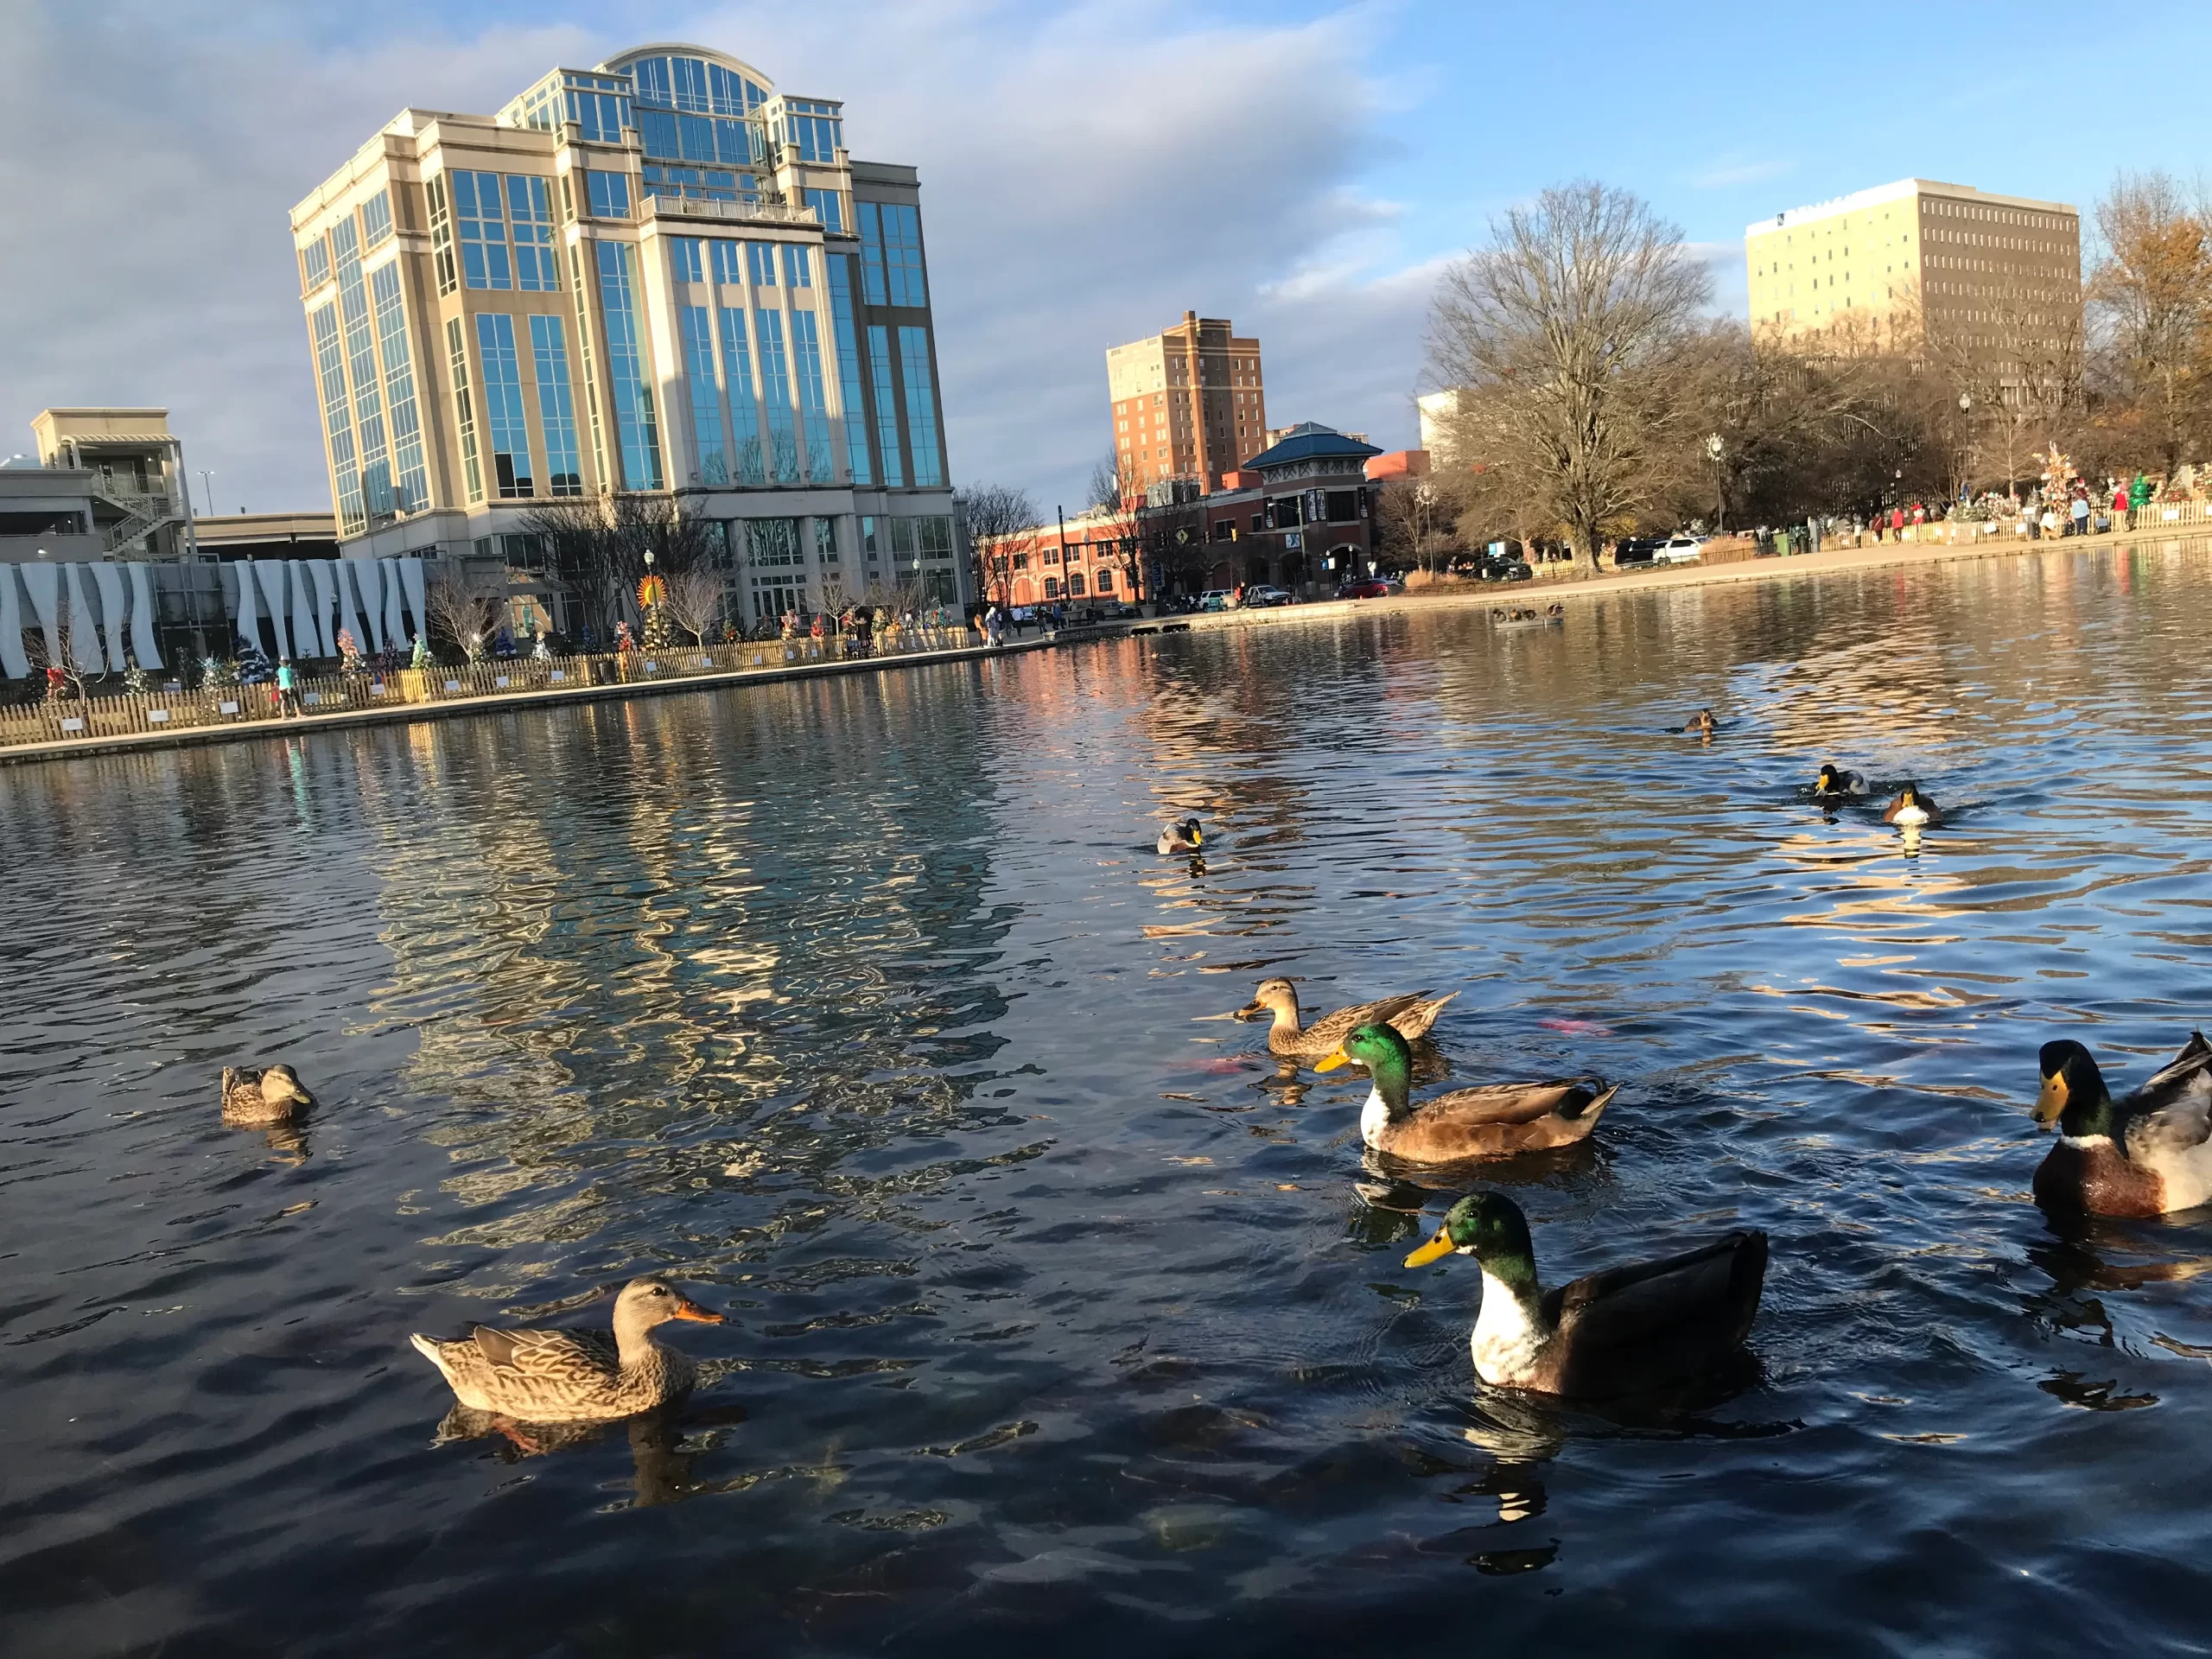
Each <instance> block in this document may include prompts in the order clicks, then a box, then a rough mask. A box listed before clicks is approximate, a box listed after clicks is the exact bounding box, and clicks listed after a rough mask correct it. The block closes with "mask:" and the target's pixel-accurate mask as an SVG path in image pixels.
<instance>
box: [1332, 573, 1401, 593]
mask: <svg viewBox="0 0 2212 1659" xmlns="http://www.w3.org/2000/svg"><path fill="white" fill-rule="evenodd" d="M1389 592H1390V584H1389V582H1385V581H1383V578H1382V577H1380V576H1364V577H1362V578H1361V579H1360V580H1359V581H1357V582H1339V583H1338V586H1337V597H1338V599H1383V598H1386V597H1388V596H1389Z"/></svg>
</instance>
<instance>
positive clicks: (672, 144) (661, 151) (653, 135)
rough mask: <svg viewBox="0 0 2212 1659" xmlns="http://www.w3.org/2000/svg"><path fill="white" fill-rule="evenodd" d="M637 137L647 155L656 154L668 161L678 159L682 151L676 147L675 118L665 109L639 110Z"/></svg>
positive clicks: (681, 156)
mask: <svg viewBox="0 0 2212 1659" xmlns="http://www.w3.org/2000/svg"><path fill="white" fill-rule="evenodd" d="M638 137H639V141H640V142H641V143H643V144H644V145H645V154H646V155H648V156H663V157H664V158H666V159H667V160H669V161H671V162H673V161H679V160H681V159H682V158H683V151H682V150H681V149H678V148H677V142H676V118H675V117H674V116H672V115H671V114H670V113H669V112H668V111H666V110H639V111H638Z"/></svg>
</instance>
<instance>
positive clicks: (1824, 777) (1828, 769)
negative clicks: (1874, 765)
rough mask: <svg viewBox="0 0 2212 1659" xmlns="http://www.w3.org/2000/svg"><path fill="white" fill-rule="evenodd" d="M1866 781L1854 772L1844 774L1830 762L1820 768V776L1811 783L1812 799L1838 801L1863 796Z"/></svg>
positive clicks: (1844, 772)
mask: <svg viewBox="0 0 2212 1659" xmlns="http://www.w3.org/2000/svg"><path fill="white" fill-rule="evenodd" d="M1865 793H1866V779H1864V778H1862V777H1860V776H1859V774H1858V773H1857V772H1846V771H1844V770H1843V769H1842V768H1841V767H1840V766H1837V765H1836V764H1835V762H1834V761H1833V760H1830V761H1827V762H1826V763H1825V764H1823V765H1822V766H1821V775H1820V776H1819V777H1818V778H1817V779H1814V781H1813V798H1814V799H1815V800H1840V799H1843V798H1846V797H1848V796H1852V795H1864V794H1865Z"/></svg>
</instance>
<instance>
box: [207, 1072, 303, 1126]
mask: <svg viewBox="0 0 2212 1659" xmlns="http://www.w3.org/2000/svg"><path fill="white" fill-rule="evenodd" d="M314 1104H315V1097H314V1096H312V1095H310V1094H308V1091H307V1090H306V1089H305V1088H304V1087H303V1086H302V1084H301V1083H300V1077H299V1073H298V1072H296V1071H293V1070H292V1068H291V1067H290V1066H289V1065H272V1066H268V1067H266V1068H264V1069H263V1070H260V1071H255V1070H253V1069H252V1068H251V1067H246V1066H230V1065H226V1066H225V1067H224V1068H223V1122H226V1123H282V1122H284V1120H285V1119H287V1118H289V1117H290V1116H292V1114H293V1113H294V1112H296V1111H297V1110H298V1109H300V1108H301V1107H302V1106H312V1105H314Z"/></svg>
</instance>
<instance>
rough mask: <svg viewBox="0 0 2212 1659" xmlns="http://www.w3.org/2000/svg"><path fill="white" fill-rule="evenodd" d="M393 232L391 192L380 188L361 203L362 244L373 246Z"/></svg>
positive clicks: (367, 246)
mask: <svg viewBox="0 0 2212 1659" xmlns="http://www.w3.org/2000/svg"><path fill="white" fill-rule="evenodd" d="M390 235H391V191H390V190H388V189H387V190H379V191H378V192H377V193H376V194H374V195H373V196H371V197H370V198H369V199H368V200H366V201H365V202H363V203H362V204H361V245H362V246H363V247H365V248H373V247H375V246H376V245H378V243H379V242H382V241H383V240H384V239H385V238H386V237H388V236H390Z"/></svg>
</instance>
